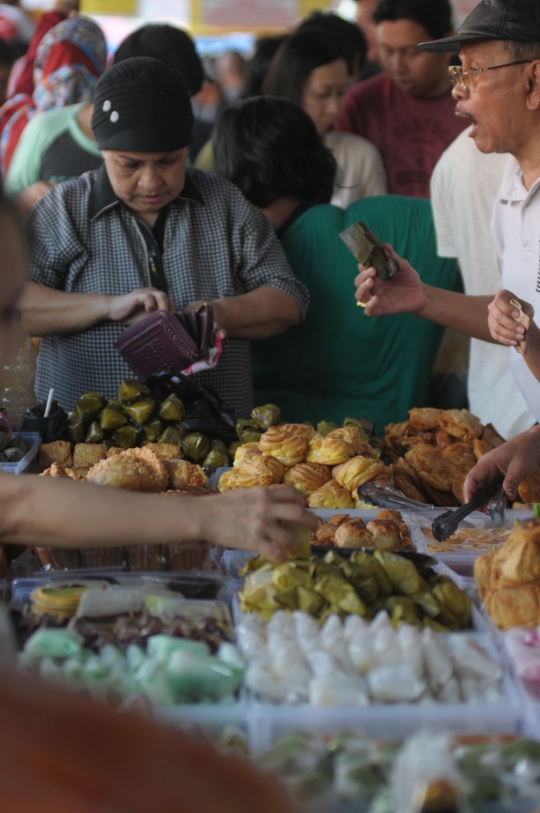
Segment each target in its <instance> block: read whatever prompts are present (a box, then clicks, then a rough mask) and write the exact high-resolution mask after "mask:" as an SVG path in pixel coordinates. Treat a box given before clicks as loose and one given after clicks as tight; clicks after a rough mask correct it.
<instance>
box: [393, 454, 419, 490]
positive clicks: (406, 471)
mask: <svg viewBox="0 0 540 813" xmlns="http://www.w3.org/2000/svg"><path fill="white" fill-rule="evenodd" d="M392 473H393V475H394V477H395V476H396V475H399V476H400V477H406V478H407V480H409V482H411V483H412V484H413V486H415V487H416V488H417V489H418V491H420V492H421V491H422V488H423V484H422V478H421V477H420V475H419V474H418V472H417V471H416V469H414V468H413V467H412V466H411V464H410V463H409V461H408V460H407V459H406V458H405V457H400V458H399V460H398V461H397V462H396V463H394V464H393V466H392Z"/></svg>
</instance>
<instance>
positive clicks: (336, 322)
mask: <svg viewBox="0 0 540 813" xmlns="http://www.w3.org/2000/svg"><path fill="white" fill-rule="evenodd" d="M359 220H361V221H363V222H364V223H366V224H367V225H368V226H369V227H370V228H371V229H372V230H373V231H374V232H375V234H377V235H378V236H379V237H380V239H381V240H383V241H384V242H387V243H391V244H392V246H393V247H394V249H395V250H396V251H397V253H398V254H399V255H400V256H401V257H405V258H407V260H409V262H410V263H411V265H412V266H413V268H416V270H417V271H418V273H419V274H420V276H421V277H422V279H423V280H424V282H426V283H428V284H430V285H435V286H437V287H439V288H446V289H447V290H452V291H461V290H462V287H461V278H460V274H459V269H458V267H457V265H456V263H455V261H454V260H446V259H440V258H439V257H437V250H436V242H435V231H434V226H433V217H432V213H431V205H430V203H429V201H427V200H417V199H415V198H405V197H398V196H391V195H388V196H385V197H378V198H368V199H365V200H360V201H357V202H356V203H353V204H352V205H351V206H349V208H348V209H346V210H345V211H343V210H342V209H338V208H337V207H335V206H330V205H324V206H315V207H313V208H311V209H309V210H308V211H307V212H305V213H304V214H303V215H301V217H299V218H298V219H297V220H296V221H295V222H294V223H293V224H292V225H291V226H290V227H289V228H288V229H287V231H286V233H285V235H284V237H283V239H282V243H283V248H284V249H285V253H286V254H287V258H288V260H289V263H290V265H291V267H292V269H293V271H294V273H295V274H296V276H297V277H298V279H300V280H301V281H302V282H304V283H305V285H307V287H308V288H309V291H310V295H311V305H310V309H309V312H308V315H307V319H306V321H305V322H304V324H303V325H301V326H299V327H295V328H293V329H292V330H289V331H287V333H284V334H282V335H280V336H276V337H274V338H271V339H265V340H264V341H259V342H253V343H252V351H253V362H254V385H255V403H256V404H265V403H269V402H272V403H276V404H278V405H279V406H280V407H281V411H282V415H283V417H284V418H285V419H286V420H288V421H303V420H310V421H312V422H313V423H317V422H318V421H320V420H324V419H327V420H332V421H335V422H336V423H339V424H341V422H342V421H343V419H344V418H345V417H347V416H351V417H357V416H362V417H364V418H368V419H369V420H372V421H375V422H376V425H377V432H378V433H381V432H382V431H383V430H384V427H385V426H386V425H387V424H388V423H391V422H395V421H402V420H405V419H406V417H407V411H408V410H409V409H411V408H412V407H414V406H417V407H420V406H424V405H425V404H426V399H427V396H428V391H429V386H430V379H431V374H432V370H433V365H434V363H435V359H436V356H437V353H438V350H439V346H440V342H441V339H442V336H443V332H444V330H443V328H442V327H440V326H439V325H436V324H434V323H432V322H427V321H425V320H423V319H417V318H416V317H414V316H412V315H410V314H400V315H398V316H386V317H379V318H368V317H366V315H365V314H364V312H363V311H362V310H361V309H360V308H358V307H357V305H356V300H355V298H354V293H355V288H354V279H355V277H356V276H357V274H358V264H357V263H356V261H355V259H354V257H353V256H352V254H351V253H350V252H349V250H348V248H347V247H346V246H345V245H344V243H343V242H342V241H341V239H340V237H339V233H340V232H341V231H343V229H346V228H347V227H348V226H350V225H351V224H352V223H355V222H357V221H359Z"/></svg>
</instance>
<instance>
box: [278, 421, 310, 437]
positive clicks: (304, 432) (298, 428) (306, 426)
mask: <svg viewBox="0 0 540 813" xmlns="http://www.w3.org/2000/svg"><path fill="white" fill-rule="evenodd" d="M278 428H279V429H282V430H283V431H284V432H287V434H288V435H299V436H300V437H301V438H305V439H306V440H307V441H310V440H311V438H312V437H313V436H314V435H316V434H317V430H316V429H315V427H314V426H312V425H311V424H310V423H282V424H281V425H280V426H279V427H278Z"/></svg>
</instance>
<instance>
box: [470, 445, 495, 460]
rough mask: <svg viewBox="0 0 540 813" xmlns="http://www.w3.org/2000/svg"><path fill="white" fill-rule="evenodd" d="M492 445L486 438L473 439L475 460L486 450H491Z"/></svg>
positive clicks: (486, 451)
mask: <svg viewBox="0 0 540 813" xmlns="http://www.w3.org/2000/svg"><path fill="white" fill-rule="evenodd" d="M492 449H493V447H492V446H491V444H490V443H488V441H487V440H475V441H474V443H473V451H474V456H475V458H476V460H480V458H481V457H483V456H484V455H485V454H487V453H488V452H491V450H492Z"/></svg>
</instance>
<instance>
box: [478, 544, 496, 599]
mask: <svg viewBox="0 0 540 813" xmlns="http://www.w3.org/2000/svg"><path fill="white" fill-rule="evenodd" d="M494 557H495V551H493V552H492V553H485V554H484V555H483V556H479V557H478V559H476V560H475V562H474V568H473V573H474V578H475V581H476V586H477V587H478V593H479V595H480V598H481V599H482V601H484V599H485V597H486V596H487V594H488V593H489V592H490V591H491V575H492V571H493V559H494Z"/></svg>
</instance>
